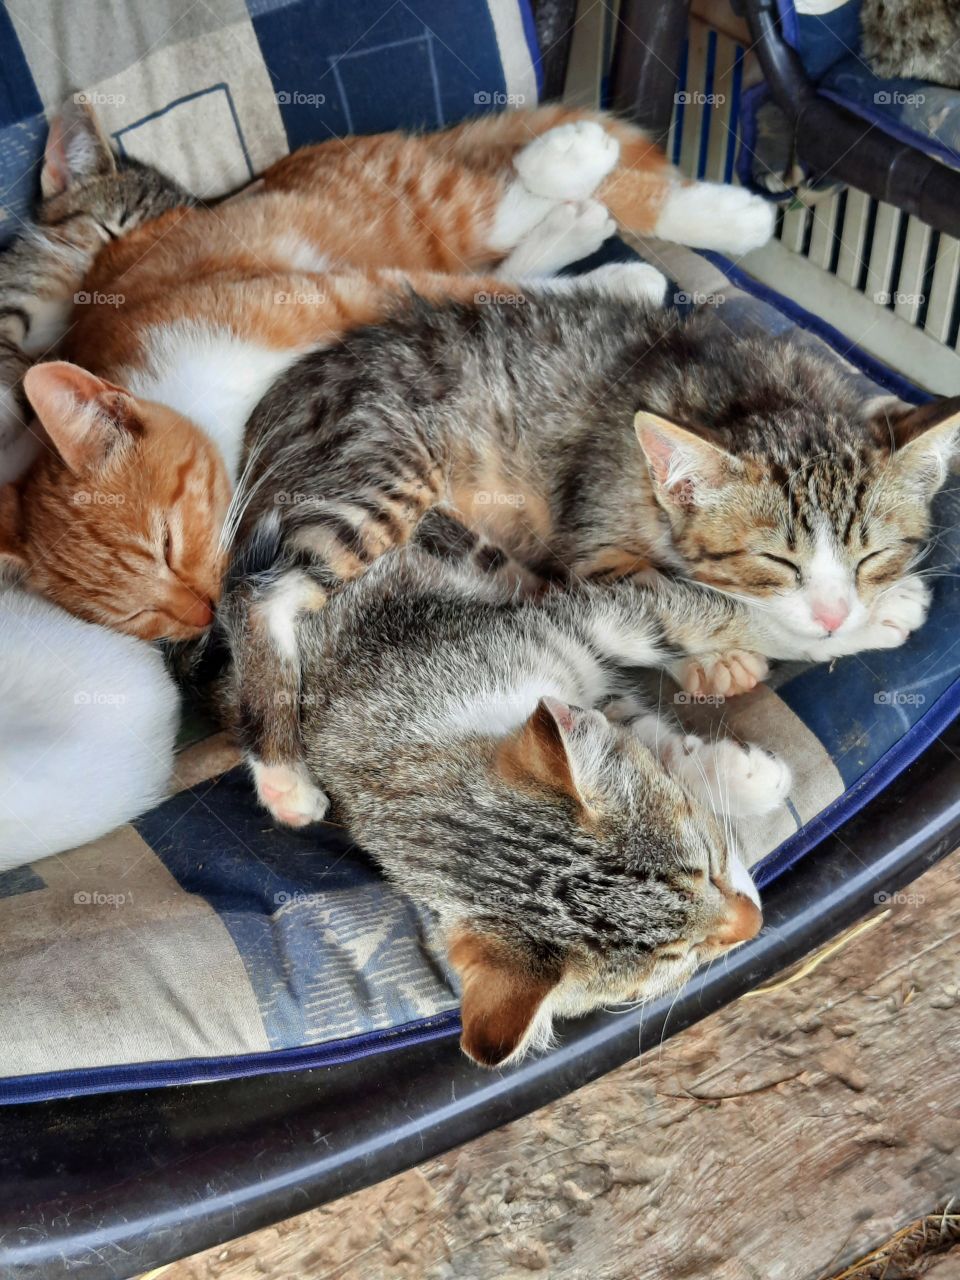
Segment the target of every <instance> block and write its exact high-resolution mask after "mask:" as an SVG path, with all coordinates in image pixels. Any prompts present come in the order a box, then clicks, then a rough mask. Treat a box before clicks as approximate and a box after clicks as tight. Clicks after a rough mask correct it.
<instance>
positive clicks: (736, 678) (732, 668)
mask: <svg viewBox="0 0 960 1280" xmlns="http://www.w3.org/2000/svg"><path fill="white" fill-rule="evenodd" d="M769 673H770V665H769V663H768V662H767V660H766V658H765V657H764V656H763V654H761V653H753V652H752V651H751V650H749V649H730V650H727V651H725V652H714V653H698V654H696V655H695V656H693V657H690V658H684V659H683V660H682V661H680V662H678V663H676V664H675V665H674V666H673V667H671V669H670V674H671V675H672V676H673V678H674V679H675V680H676V682H677V684H679V685H680V687H681V688H682V689H683V690H684V691H685V692H686V693H689V694H692V695H694V696H699V695H703V696H719V697H722V698H735V697H737V696H738V695H739V694H741V693H750V692H751V690H753V689H755V688H756V687H757V685H758V684H763V682H764V680H766V678H767V676H768V675H769Z"/></svg>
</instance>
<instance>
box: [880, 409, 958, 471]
mask: <svg viewBox="0 0 960 1280" xmlns="http://www.w3.org/2000/svg"><path fill="white" fill-rule="evenodd" d="M874 416H875V418H879V419H880V420H881V426H882V427H885V428H886V430H887V431H889V433H890V440H891V444H892V447H893V450H894V452H893V466H894V467H896V469H897V470H898V471H899V472H900V474H901V475H906V476H909V477H910V479H912V480H913V481H914V482H915V483H918V484H920V485H922V486H923V487H924V488H926V489H928V490H929V491H930V492H934V491H935V490H937V489H939V488H940V486H941V485H942V484H943V482H944V480H945V479H946V477H947V471H948V470H949V467H950V461H951V459H952V458H953V457H954V456H955V455H956V453H957V451H958V449H960V396H952V397H950V399H947V400H934V401H931V403H930V404H922V405H920V406H919V407H918V408H911V407H910V406H909V405H903V404H901V403H899V402H897V403H895V404H891V403H890V402H889V401H888V402H887V403H886V404H884V405H882V406H880V407H879V408H878V409H877V410H876V413H875V415H874Z"/></svg>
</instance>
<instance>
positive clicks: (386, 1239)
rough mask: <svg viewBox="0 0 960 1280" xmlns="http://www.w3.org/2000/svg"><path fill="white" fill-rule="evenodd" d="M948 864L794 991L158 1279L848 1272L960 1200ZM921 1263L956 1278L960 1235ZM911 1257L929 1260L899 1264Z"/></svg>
mask: <svg viewBox="0 0 960 1280" xmlns="http://www.w3.org/2000/svg"><path fill="white" fill-rule="evenodd" d="M958 882H960V855H957V854H955V855H954V856H953V857H952V858H950V859H948V860H947V861H945V862H943V863H941V864H940V865H939V866H938V867H935V868H934V869H933V870H932V871H930V872H929V873H928V874H927V875H926V876H924V877H923V878H922V879H921V880H918V881H917V882H916V883H915V884H913V885H912V886H910V888H909V889H907V890H905V891H904V892H903V893H902V894H901V895H898V897H897V899H896V900H895V901H893V902H890V903H889V904H886V908H887V914H886V915H885V916H884V917H883V918H882V919H880V920H879V922H878V923H876V924H875V925H874V927H872V928H869V929H866V930H865V931H863V932H861V933H860V934H859V935H858V936H857V937H855V938H854V939H852V940H851V941H849V942H848V943H847V945H846V946H845V947H843V948H842V949H840V950H838V951H837V952H835V953H834V954H833V955H831V956H829V957H828V958H826V959H824V960H823V962H822V963H820V964H819V965H818V966H817V967H816V968H814V969H813V970H812V971H811V972H808V973H806V974H805V975H803V976H800V977H798V978H797V980H796V981H794V982H792V983H790V984H789V985H781V986H780V987H779V988H778V989H776V990H772V991H768V992H766V993H762V994H756V995H754V996H752V997H750V998H747V999H744V1000H741V1001H739V1002H738V1003H737V1004H736V1005H734V1006H732V1007H730V1008H728V1009H725V1010H722V1011H721V1012H720V1013H718V1014H715V1015H714V1016H713V1017H711V1018H709V1019H707V1020H706V1021H704V1022H702V1023H701V1024H700V1025H699V1026H697V1027H694V1028H693V1029H692V1030H690V1031H688V1032H686V1033H685V1034H683V1035H681V1036H679V1037H677V1038H676V1039H674V1040H670V1041H668V1042H667V1043H666V1044H664V1045H663V1046H662V1049H661V1050H659V1051H657V1050H654V1051H653V1052H650V1053H647V1054H646V1056H645V1057H644V1058H643V1059H642V1060H639V1061H637V1062H634V1063H631V1064H629V1065H628V1066H626V1067H624V1068H622V1069H621V1070H619V1071H616V1072H614V1073H612V1074H611V1075H608V1076H606V1077H605V1078H604V1079H602V1080H599V1081H596V1082H595V1083H594V1084H592V1085H590V1086H588V1087H586V1088H584V1089H582V1090H580V1091H579V1092H578V1093H576V1094H573V1095H571V1096H570V1097H568V1098H565V1099H563V1100H561V1101H560V1102H557V1103H554V1104H553V1105H551V1106H548V1107H545V1108H544V1109H543V1110H542V1111H540V1112H538V1113H536V1114H535V1115H532V1116H528V1117H527V1118H525V1119H523V1120H520V1121H517V1122H516V1123H514V1124H512V1125H509V1126H507V1127H505V1128H503V1129H500V1130H497V1131H495V1132H493V1133H490V1134H487V1135H486V1136H485V1137H483V1138H481V1139H479V1140H477V1141H476V1142H473V1143H471V1144H469V1145H468V1146H465V1147H462V1148H460V1149H458V1150H456V1151H453V1152H451V1153H449V1154H448V1155H446V1156H444V1157H442V1158H440V1159H437V1160H431V1161H429V1162H428V1163H426V1164H424V1165H422V1166H421V1167H420V1168H418V1169H415V1170H411V1171H410V1172H408V1173H405V1174H402V1175H400V1176H399V1177H396V1178H393V1179H392V1180H391V1181H389V1182H386V1183H382V1184H381V1185H379V1186H377V1187H372V1188H369V1189H368V1190H366V1191H363V1192H359V1193H358V1194H356V1195H354V1196H351V1197H349V1198H348V1199H345V1200H342V1201H339V1202H338V1203H335V1204H332V1205H329V1206H327V1207H325V1208H322V1209H318V1210H314V1211H312V1212H310V1213H306V1214H304V1215H303V1216H302V1217H299V1218H294V1219H291V1220H290V1221H288V1222H285V1223H282V1224H281V1225H279V1226H277V1227H273V1228H268V1229H266V1230H263V1231H260V1232H257V1233H256V1234H254V1235H251V1236H248V1237H246V1238H245V1239H242V1240H238V1241H236V1242H234V1243H232V1244H230V1245H227V1246H225V1247H223V1248H220V1249H213V1250H211V1251H209V1252H208V1253H205V1254H202V1255H198V1256H197V1257H195V1258H191V1259H188V1260H186V1261H184V1262H181V1263H177V1264H175V1265H173V1266H172V1267H169V1268H166V1269H163V1271H162V1274H163V1277H164V1280H211V1278H212V1277H218V1278H221V1280H222V1278H226V1280H264V1278H268V1280H379V1277H391V1278H397V1280H421V1278H424V1280H502V1278H504V1277H506V1278H508V1280H513V1278H519V1277H532V1276H545V1277H563V1278H564V1280H567V1278H569V1280H821V1278H823V1277H830V1276H834V1275H837V1274H839V1273H840V1272H841V1271H843V1270H844V1268H845V1267H846V1266H848V1265H849V1264H851V1263H852V1262H854V1261H855V1260H856V1259H858V1258H860V1257H862V1256H863V1255H864V1254H866V1253H867V1252H868V1251H869V1250H870V1249H872V1248H875V1247H876V1246H878V1245H879V1244H881V1243H883V1242H884V1241H886V1240H887V1239H889V1237H891V1236H892V1235H893V1234H894V1233H895V1232H896V1231H897V1230H898V1229H899V1228H902V1227H903V1226H905V1225H906V1224H907V1223H909V1222H911V1221H912V1220H913V1219H915V1218H919V1217H921V1216H922V1215H924V1214H926V1213H930V1212H932V1211H933V1210H935V1209H937V1208H939V1207H942V1206H943V1205H944V1204H945V1203H946V1202H947V1201H948V1200H949V1199H950V1197H951V1196H957V1202H956V1203H957V1205H960V1106H958V1098H960V948H958V943H960V893H958V890H960V883H958ZM958 1211H960V1210H958ZM929 1265H930V1266H931V1267H932V1268H933V1270H931V1271H930V1274H931V1275H935V1276H936V1277H937V1280H951V1277H952V1278H953V1280H958V1277H960V1256H958V1251H957V1250H956V1249H955V1250H954V1252H953V1254H949V1255H947V1256H942V1255H941V1256H940V1257H938V1258H936V1259H933V1258H931V1259H930V1260H929ZM862 1274H863V1276H864V1280H867V1277H868V1276H872V1274H874V1273H868V1272H863V1273H862ZM877 1274H879V1273H877ZM901 1274H905V1275H911V1276H913V1275H920V1274H922V1272H921V1271H920V1270H913V1269H911V1270H909V1271H907V1272H898V1271H895V1270H890V1271H889V1280H893V1278H894V1276H897V1275H901Z"/></svg>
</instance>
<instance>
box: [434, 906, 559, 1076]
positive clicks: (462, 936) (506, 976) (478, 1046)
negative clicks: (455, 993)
mask: <svg viewBox="0 0 960 1280" xmlns="http://www.w3.org/2000/svg"><path fill="white" fill-rule="evenodd" d="M448 954H449V957H450V963H451V965H452V966H453V968H454V969H455V970H456V972H457V975H458V976H459V978H460V983H461V989H462V994H461V997H460V1021H461V1024H462V1026H463V1032H462V1034H461V1036H460V1047H461V1048H462V1049H463V1051H464V1053H465V1054H467V1056H468V1057H470V1058H472V1059H473V1060H474V1062H479V1063H480V1065H481V1066H483V1067H497V1066H500V1064H501V1063H503V1062H506V1061H507V1060H508V1059H509V1058H512V1057H513V1056H514V1055H515V1054H517V1053H518V1051H522V1049H523V1047H524V1044H525V1042H526V1041H527V1039H528V1037H529V1034H530V1031H531V1029H532V1027H533V1024H534V1022H535V1020H536V1017H537V1014H538V1013H539V1011H540V1009H541V1006H542V1005H543V1002H544V1000H546V998H547V996H549V994H550V992H551V991H552V990H553V988H554V987H555V986H556V985H557V983H558V982H559V981H560V977H561V968H560V965H559V963H556V962H551V961H544V960H540V961H539V962H536V963H535V962H534V960H533V958H532V957H531V956H528V955H526V954H525V952H524V951H523V950H522V949H519V948H516V949H515V948H513V947H510V946H508V945H507V944H506V943H505V942H503V941H502V940H500V939H498V938H493V937H491V936H490V935H488V934H484V933H478V932H476V931H474V930H472V929H469V928H465V929H460V930H458V931H456V932H455V933H454V934H453V936H452V938H451V941H450V946H449V952H448Z"/></svg>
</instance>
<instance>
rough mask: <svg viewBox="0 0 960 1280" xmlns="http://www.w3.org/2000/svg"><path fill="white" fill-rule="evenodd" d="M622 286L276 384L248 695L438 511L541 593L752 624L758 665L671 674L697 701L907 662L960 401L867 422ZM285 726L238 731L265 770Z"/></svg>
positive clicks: (901, 410) (567, 290) (812, 374)
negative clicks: (267, 552)
mask: <svg viewBox="0 0 960 1280" xmlns="http://www.w3.org/2000/svg"><path fill="white" fill-rule="evenodd" d="M640 270H641V276H642V269H640ZM636 274H637V269H636V268H631V267H620V268H612V269H609V270H607V271H605V272H603V273H602V274H601V275H600V276H599V278H598V279H595V280H591V278H590V277H586V278H584V279H583V280H581V281H579V282H577V283H576V284H575V285H570V286H564V287H562V288H560V289H559V290H558V289H556V288H555V289H553V290H546V291H545V290H544V289H543V288H542V287H540V288H529V289H525V290H524V292H523V295H522V302H521V303H520V304H519V305H505V306H491V305H483V304H467V305H464V304H444V305H440V306H429V305H427V304H426V303H422V302H414V303H412V304H411V305H410V306H409V307H408V308H407V309H405V310H404V311H403V313H402V314H398V315H397V316H396V317H395V318H394V319H393V320H390V321H388V322H385V323H383V324H380V325H377V326H374V327H371V328H367V329H362V330H359V331H357V332H355V333H353V334H352V335H351V337H350V340H349V343H344V344H340V345H337V346H334V347H330V348H327V349H326V350H323V351H318V352H314V353H312V354H310V355H308V356H306V357H304V358H303V359H302V360H301V361H300V362H299V363H298V364H296V365H294V366H293V367H292V368H291V369H290V370H288V372H287V373H286V374H284V375H283V376H282V377H280V378H279V379H278V380H277V381H276V383H275V384H274V386H273V387H272V389H271V390H270V392H269V393H268V394H267V395H266V396H265V397H264V398H263V400H262V401H261V403H260V404H259V406H258V407H257V410H256V412H255V413H254V414H253V416H252V418H251V420H250V424H249V428H248V431H249V441H250V445H249V449H250V452H249V462H248V467H247V473H246V482H245V492H244V494H243V495H242V498H241V505H242V511H243V517H242V521H241V541H242V540H243V539H244V538H247V537H249V538H250V539H251V541H252V543H253V544H255V543H256V541H257V539H258V537H259V536H261V535H262V534H264V533H266V534H267V535H268V536H271V537H272V536H274V534H275V533H277V532H279V534H280V536H281V538H282V542H283V546H284V554H285V556H286V560H287V563H288V564H289V565H290V566H291V575H290V576H289V577H285V576H284V575H280V576H279V578H278V581H277V583H276V584H275V585H274V586H273V587H272V588H270V589H269V590H267V591H266V592H265V594H264V595H263V597H262V598H258V601H257V605H256V613H257V619H258V620H259V622H260V623H262V625H257V626H251V629H250V631H249V633H246V634H245V636H244V639H243V643H244V644H246V643H249V644H250V645H252V646H253V647H254V648H256V646H257V645H259V644H263V645H265V646H266V647H267V649H268V651H269V652H267V653H263V654H261V655H260V656H259V657H257V658H256V659H254V658H251V657H247V658H244V657H243V655H241V654H240V653H238V652H235V655H234V656H235V657H236V659H237V661H238V663H239V664H240V667H241V670H243V669H244V668H245V667H246V666H250V665H251V664H252V667H253V668H256V669H257V670H262V668H263V667H264V666H265V665H269V666H272V667H273V668H274V669H277V670H279V669H280V668H282V667H283V665H284V663H286V662H289V661H291V660H292V658H291V654H293V653H294V650H295V646H293V644H292V639H291V638H292V636H293V635H294V634H295V625H296V618H297V615H298V614H299V613H300V612H302V611H307V610H311V609H315V608H319V607H322V606H323V604H324V602H325V600H326V598H327V596H328V595H329V594H330V592H331V591H333V590H335V589H336V587H337V585H338V584H339V583H340V582H341V581H342V580H344V579H351V578H355V577H357V576H358V575H360V574H362V573H363V572H364V571H365V570H366V568H367V567H368V566H369V564H370V563H371V562H372V561H373V560H374V559H376V557H377V556H378V555H380V554H381V553H382V552H383V551H385V550H387V549H389V548H390V547H392V546H396V545H399V544H401V543H403V542H404V541H405V540H406V539H407V538H408V537H409V535H410V533H411V531H412V530H413V529H414V528H415V527H416V525H417V522H418V521H419V520H420V519H421V517H422V516H423V514H424V513H425V512H426V511H428V510H430V509H431V508H432V507H433V506H434V504H436V503H444V504H447V505H448V506H450V507H451V508H452V509H453V510H454V511H455V512H456V513H457V514H458V515H459V518H460V519H462V520H463V521H464V523H466V524H468V525H470V526H471V527H475V528H477V529H479V530H481V531H482V532H483V533H484V534H485V535H486V536H487V537H488V538H489V539H490V540H491V541H493V542H494V543H495V544H496V545H498V546H500V547H502V548H504V550H506V551H508V552H509V553H511V554H512V555H514V556H516V557H517V558H518V559H520V560H521V561H523V562H525V563H526V564H528V565H529V566H531V567H532V568H535V569H538V570H539V571H540V572H542V573H543V574H544V575H545V576H547V577H552V578H559V579H560V580H563V581H568V582H575V581H577V580H578V579H584V578H585V579H594V580H611V579H615V578H620V577H630V576H633V575H637V574H640V575H642V574H644V573H646V572H648V571H649V570H650V569H651V567H655V568H658V569H662V570H666V571H668V572H671V573H682V574H684V575H686V576H688V577H690V578H693V579H695V580H697V581H698V582H701V583H703V584H704V585H705V586H707V587H709V588H711V589H713V590H714V591H715V592H717V593H718V594H719V595H722V596H729V597H731V598H735V599H738V600H742V601H744V602H745V603H746V604H747V605H749V616H750V618H751V619H752V624H753V625H752V630H751V634H750V638H749V642H748V643H747V644H746V646H744V647H745V649H746V650H748V651H749V652H731V653H723V652H721V651H719V650H711V651H709V652H705V653H703V654H700V655H697V656H696V658H692V659H688V660H686V661H685V662H684V663H683V664H682V666H680V667H678V670H677V674H678V676H679V677H680V678H681V679H682V680H683V681H684V683H685V684H686V687H687V688H688V689H689V690H690V691H691V692H697V691H704V692H707V691H709V690H712V691H713V692H716V693H722V694H728V695H729V694H734V693H737V692H739V691H741V690H744V689H749V688H752V687H753V686H754V685H755V684H756V683H757V681H758V680H759V679H762V678H763V676H764V675H765V674H766V663H765V661H764V660H763V659H764V658H765V657H779V658H806V659H810V660H814V661H822V660H826V659H829V658H832V657H836V656H838V655H840V654H847V653H856V652H859V651H861V650H865V649H879V648H891V647H895V646H897V645H900V644H903V642H904V641H905V640H906V638H907V636H908V635H909V633H910V632H911V631H913V630H914V629H916V628H917V627H918V626H920V625H921V623H922V622H923V620H924V617H925V615H926V610H927V607H928V603H929V593H928V589H927V587H926V586H925V584H924V582H923V580H922V578H920V577H918V576H914V575H913V574H912V572H911V571H912V569H913V567H914V566H915V564H916V563H917V561H918V559H919V557H920V556H921V554H922V552H923V550H924V546H925V543H926V540H927V538H928V536H929V534H930V528H931V525H930V502H931V500H932V498H933V496H934V494H935V492H936V490H937V489H938V488H939V487H940V485H941V483H942V482H943V479H944V476H945V475H946V466H947V460H948V458H949V456H950V452H951V450H952V448H953V444H954V440H955V437H956V432H957V427H958V423H960V400H952V401H946V402H944V403H941V404H939V405H931V406H926V407H924V408H921V409H916V410H910V409H909V408H908V407H907V406H902V405H896V404H893V405H891V404H890V403H883V404H877V403H875V402H871V403H869V404H864V403H863V402H862V400H861V399H860V397H859V396H858V394H857V393H856V391H855V390H854V389H853V388H852V386H851V384H850V383H849V381H848V380H846V379H845V378H844V377H843V376H842V375H841V374H840V373H839V372H838V371H836V370H835V369H834V368H833V367H832V366H831V365H829V364H828V363H827V362H826V361H825V360H824V359H822V358H820V357H818V356H816V355H814V354H811V353H810V352H808V351H805V350H803V349H801V348H800V347H798V346H795V345H791V344H788V343H783V342H776V341H772V340H768V339H763V340H760V339H754V338H742V337H737V336H735V335H733V334H731V333H730V332H729V330H728V329H727V328H726V326H725V325H723V324H722V323H721V322H719V321H718V320H717V319H716V317H715V316H714V315H713V314H712V312H710V310H709V309H704V310H702V311H700V312H698V313H695V314H693V315H691V316H689V317H686V318H681V317H680V316H678V315H677V314H676V313H673V312H667V311H663V310H658V309H654V308H652V307H650V306H649V304H647V303H645V302H643V301H642V300H641V301H638V300H637V298H636V297H633V298H630V297H629V296H627V297H616V296H611V291H613V292H616V291H620V292H621V293H625V294H627V295H629V292H630V289H631V282H632V281H633V280H634V278H635V277H636ZM641 286H643V280H642V278H641ZM258 696H259V695H258V693H257V690H256V688H254V689H252V690H251V692H250V694H249V696H248V697H246V698H245V699H244V700H245V702H246V703H247V705H249V706H251V707H252V706H254V705H255V704H256V703H257V698H258ZM283 710H284V709H283V708H279V709H278V708H275V707H274V708H271V707H270V706H261V707H260V709H259V711H258V714H257V716H256V717H255V718H254V720H253V722H252V724H251V726H249V727H248V733H247V737H246V740H247V746H248V747H249V749H250V751H251V754H252V757H253V759H254V760H255V761H259V762H260V764H261V765H272V766H279V765H282V764H283V763H284V762H285V761H295V760H296V758H297V754H298V752H297V738H296V726H295V724H291V723H288V724H286V726H285V727H284V725H283V724H282V723H281V722H282V721H283V719H284V715H283ZM258 767H259V766H258ZM261 795H262V796H263V798H264V799H265V801H266V802H267V803H268V807H271V808H273V809H274V812H276V808H275V806H273V805H271V804H270V802H269V797H266V796H264V795H263V792H262V789H261ZM310 812H311V803H310V801H309V799H305V803H304V816H309V814H310Z"/></svg>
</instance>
